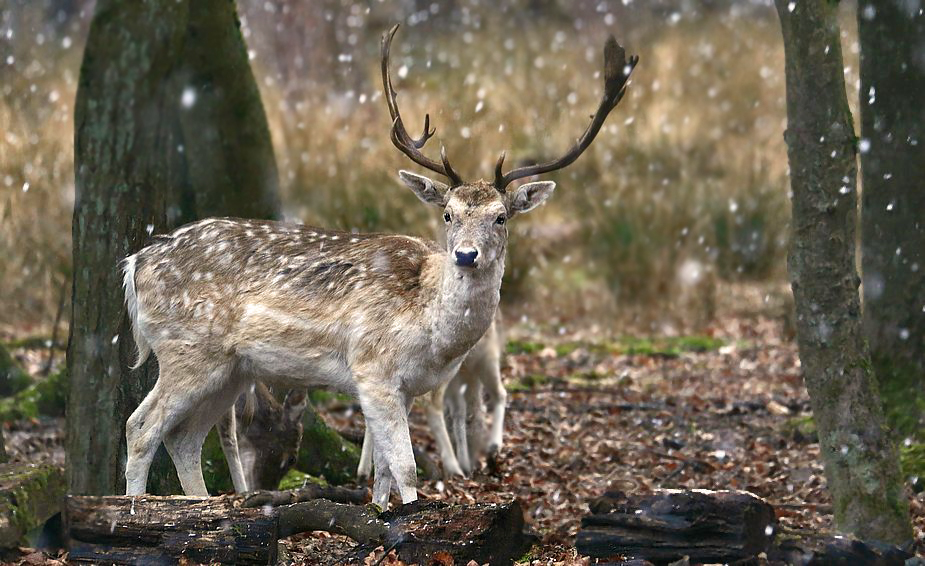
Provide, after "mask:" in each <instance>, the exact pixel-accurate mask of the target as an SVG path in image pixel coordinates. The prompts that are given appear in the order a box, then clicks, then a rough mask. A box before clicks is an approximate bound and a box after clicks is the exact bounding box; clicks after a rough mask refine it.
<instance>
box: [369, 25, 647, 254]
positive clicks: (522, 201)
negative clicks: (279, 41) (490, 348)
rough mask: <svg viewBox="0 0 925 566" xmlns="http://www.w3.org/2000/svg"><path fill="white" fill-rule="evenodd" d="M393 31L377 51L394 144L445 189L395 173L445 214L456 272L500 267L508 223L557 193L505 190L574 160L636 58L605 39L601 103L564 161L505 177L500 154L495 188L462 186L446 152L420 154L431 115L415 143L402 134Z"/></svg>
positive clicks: (542, 187)
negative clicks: (391, 69)
mask: <svg viewBox="0 0 925 566" xmlns="http://www.w3.org/2000/svg"><path fill="white" fill-rule="evenodd" d="M396 31H398V25H395V26H393V27H392V29H390V30H389V31H388V32H386V33H385V34H384V35H383V36H382V50H381V52H382V86H383V89H384V90H385V99H386V102H387V103H388V105H389V114H390V116H391V117H392V132H391V138H392V143H393V144H395V147H397V148H398V149H399V150H401V152H402V153H404V154H405V155H406V156H408V158H410V159H411V160H412V161H414V162H415V163H417V164H418V165H420V166H421V167H424V168H426V169H429V170H431V171H433V172H435V173H437V174H439V175H441V176H443V177H446V178H447V179H448V181H449V182H448V183H443V182H440V181H436V180H434V179H430V178H428V177H424V176H422V175H418V174H416V173H411V172H410V171H399V173H398V174H399V177H400V178H401V180H402V181H403V182H404V183H405V184H406V185H407V186H408V188H410V189H411V190H412V191H413V192H414V194H415V195H417V197H418V198H419V199H420V200H421V201H423V202H425V203H427V204H430V205H433V206H436V207H439V208H441V209H443V220H444V223H445V224H446V242H447V252H448V253H449V255H450V259H451V260H452V261H453V262H454V263H455V264H456V265H457V266H460V267H464V268H470V269H478V268H480V267H485V266H489V265H493V264H495V263H496V262H497V261H499V260H501V261H503V259H504V252H505V249H506V246H507V221H508V220H510V219H511V218H513V217H514V216H516V215H517V214H522V213H524V212H527V211H530V210H533V209H534V208H536V207H537V206H539V205H540V204H543V202H545V201H546V199H548V198H549V197H550V196H552V193H553V190H554V189H555V188H556V184H555V183H554V182H552V181H535V182H530V183H524V184H522V185H520V186H518V187H517V188H515V189H513V190H508V188H507V187H508V185H510V184H511V183H512V182H514V181H516V180H518V179H524V178H528V177H533V176H535V175H541V174H543V173H549V172H551V171H556V170H558V169H562V168H563V167H566V166H568V165H569V164H571V163H572V162H574V161H575V160H576V159H578V156H580V155H581V154H582V153H583V152H584V151H585V150H586V149H587V148H588V146H590V145H591V142H592V141H594V138H595V136H597V133H598V132H599V131H600V129H601V126H603V125H604V120H606V119H607V115H608V114H609V113H610V111H611V110H613V109H614V108H615V107H616V106H617V104H618V103H619V102H620V100H622V99H623V94H624V92H625V91H626V83H627V79H628V78H629V76H630V73H632V71H633V68H634V67H635V66H636V63H638V61H639V57H637V56H632V57H630V58H629V60H627V59H626V52H625V51H624V49H623V48H622V47H621V46H620V45H619V44H618V43H617V40H616V39H615V38H614V37H613V36H610V37H609V38H608V40H607V43H606V44H605V45H604V95H603V98H602V99H601V102H600V105H599V106H598V109H597V111H596V112H595V113H594V116H593V117H592V119H591V124H590V125H589V126H588V128H587V129H586V130H585V133H584V134H582V136H581V137H580V138H579V139H578V140H577V142H576V143H575V145H574V146H573V147H572V148H571V149H570V150H569V151H567V152H566V153H565V154H564V155H562V156H561V157H559V158H558V159H555V160H553V161H549V162H546V163H540V164H536V165H530V166H527V167H519V168H517V169H513V170H511V171H508V172H507V173H504V169H503V167H504V156H505V154H504V152H501V155H500V157H499V158H498V163H497V165H496V166H495V178H494V181H493V182H487V181H482V180H479V181H475V182H466V181H463V179H462V178H461V177H460V176H459V174H458V173H457V172H456V171H455V170H454V169H453V167H452V166H451V165H450V162H449V159H448V158H447V154H446V148H445V147H441V148H440V162H439V163H438V162H436V161H434V160H432V159H430V158H429V157H427V156H425V155H424V154H423V153H422V152H421V149H422V148H423V147H424V144H426V143H427V140H429V139H430V138H431V137H432V136H433V135H434V134H435V133H436V129H433V130H432V129H430V115H429V114H428V115H426V116H425V117H424V131H423V133H422V134H421V136H420V137H419V138H417V139H415V138H412V137H411V136H410V135H409V134H408V131H407V130H406V129H405V125H404V122H403V121H402V118H401V114H400V113H399V110H398V102H397V101H396V92H395V89H394V88H393V87H392V79H391V74H390V72H389V54H390V51H391V45H392V38H393V37H394V36H395V32H396Z"/></svg>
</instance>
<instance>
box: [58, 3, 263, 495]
mask: <svg viewBox="0 0 925 566" xmlns="http://www.w3.org/2000/svg"><path fill="white" fill-rule="evenodd" d="M247 61H248V60H247V51H246V47H245V45H244V42H243V39H242V38H241V34H240V30H239V27H238V21H237V18H236V15H235V11H234V3H233V2H231V1H229V0H199V1H196V2H192V1H190V0H181V1H177V0H152V1H149V2H120V1H117V0H100V1H99V2H98V3H97V4H96V9H95V13H94V18H93V23H92V25H91V27H90V34H89V37H88V41H87V47H86V51H85V53H84V61H83V65H82V67H81V74H80V83H79V86H78V92H77V101H76V104H75V140H74V141H75V161H76V167H75V169H76V199H75V205H74V221H73V241H74V283H73V294H72V297H73V303H72V305H73V306H72V308H73V312H72V316H71V334H70V339H69V343H68V356H67V363H68V375H69V376H70V379H71V385H70V391H71V394H70V398H69V401H68V411H67V415H68V426H67V429H68V437H67V444H66V447H67V454H68V485H69V490H70V492H71V493H77V494H109V493H118V492H122V491H123V490H124V479H123V468H124V460H125V434H124V425H125V421H126V420H127V418H128V416H129V415H130V414H131V412H132V411H133V410H134V409H135V407H136V406H137V405H138V403H139V402H140V401H141V400H142V398H143V397H144V395H145V394H146V393H147V392H148V390H149V389H150V388H151V387H152V386H153V384H154V381H155V379H156V377H157V369H156V368H157V366H156V362H155V361H153V358H152V361H149V362H148V363H147V364H145V365H143V366H142V367H141V368H140V369H138V370H135V371H129V370H128V367H129V366H130V365H131V363H132V362H133V361H134V357H135V347H134V344H133V343H132V339H131V332H130V330H129V321H128V317H127V316H126V312H125V308H124V306H123V298H122V289H121V287H122V274H121V272H120V269H119V262H120V261H121V260H122V259H123V258H124V257H126V256H127V255H129V254H131V253H133V252H134V251H137V250H138V249H140V248H141V247H143V246H144V245H146V244H147V243H148V242H149V240H150V238H151V236H152V234H155V233H163V232H167V231H169V230H170V229H172V228H174V227H176V226H178V225H180V224H182V223H184V222H186V221H188V220H191V219H193V218H196V217H200V216H202V215H214V214H237V215H241V216H249V217H270V216H273V215H275V213H276V211H277V197H276V193H277V178H276V165H275V161H274V160H273V152H272V147H271V146H270V136H269V131H268V129H267V125H266V119H265V117H264V115H263V107H262V106H261V103H260V98H259V93H258V91H257V87H256V84H255V82H254V78H253V76H252V74H251V73H250V69H249V67H248V63H247ZM148 488H149V490H151V491H154V492H158V493H168V492H176V491H177V490H178V483H177V482H176V479H175V472H174V471H173V466H172V465H171V464H170V462H169V460H168V458H167V457H166V453H165V451H164V450H163V449H162V450H160V451H159V454H158V457H157V458H156V460H155V464H154V466H152V470H151V475H150V476H149V480H148Z"/></svg>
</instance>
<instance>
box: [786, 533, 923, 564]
mask: <svg viewBox="0 0 925 566" xmlns="http://www.w3.org/2000/svg"><path fill="white" fill-rule="evenodd" d="M914 556H915V555H914V554H913V553H911V552H908V551H907V550H904V549H902V548H899V547H898V546H893V545H890V544H886V543H880V542H872V541H861V540H857V539H855V538H853V537H851V536H842V535H833V534H821V533H814V532H798V531H791V532H789V533H788V534H787V536H785V537H782V538H781V540H779V541H778V542H777V543H776V544H775V545H774V548H772V549H771V550H770V551H769V552H768V560H770V561H772V562H780V563H783V564H803V565H806V566H826V565H827V564H851V565H856V566H904V565H907V564H912V563H913V562H907V560H909V559H910V558H913V557H914Z"/></svg>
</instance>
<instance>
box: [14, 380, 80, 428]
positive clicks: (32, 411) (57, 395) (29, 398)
mask: <svg viewBox="0 0 925 566" xmlns="http://www.w3.org/2000/svg"><path fill="white" fill-rule="evenodd" d="M67 390H68V379H67V373H66V370H64V369H62V370H61V371H58V372H55V373H53V374H51V375H50V376H48V377H47V378H45V379H43V380H41V381H38V382H35V383H32V384H31V385H29V386H28V387H27V388H25V389H23V390H22V391H19V392H18V393H16V395H14V396H12V397H7V398H5V399H0V421H4V422H7V421H16V420H23V419H34V418H37V417H39V416H46V417H63V416H64V408H65V406H66V405H67Z"/></svg>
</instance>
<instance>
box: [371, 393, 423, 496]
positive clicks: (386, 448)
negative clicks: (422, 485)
mask: <svg viewBox="0 0 925 566" xmlns="http://www.w3.org/2000/svg"><path fill="white" fill-rule="evenodd" d="M359 398H360V406H361V407H362V408H363V414H364V415H365V416H366V426H367V428H368V429H369V430H371V431H372V436H373V444H374V447H373V457H374V458H375V465H376V470H375V474H376V481H375V482H374V484H373V502H374V503H376V504H377V505H379V506H380V507H383V508H385V506H386V505H387V504H388V500H389V487H390V485H391V480H394V481H395V483H396V484H397V486H398V492H399V494H401V500H402V503H410V502H412V501H416V500H417V498H418V492H417V471H416V470H415V465H414V451H413V450H412V448H411V434H410V432H409V431H408V413H407V410H408V406H409V405H410V399H405V398H404V396H403V395H402V394H400V393H398V392H396V391H394V390H389V389H388V387H378V386H376V385H374V384H366V385H364V386H360V388H359ZM386 478H389V479H386Z"/></svg>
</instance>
